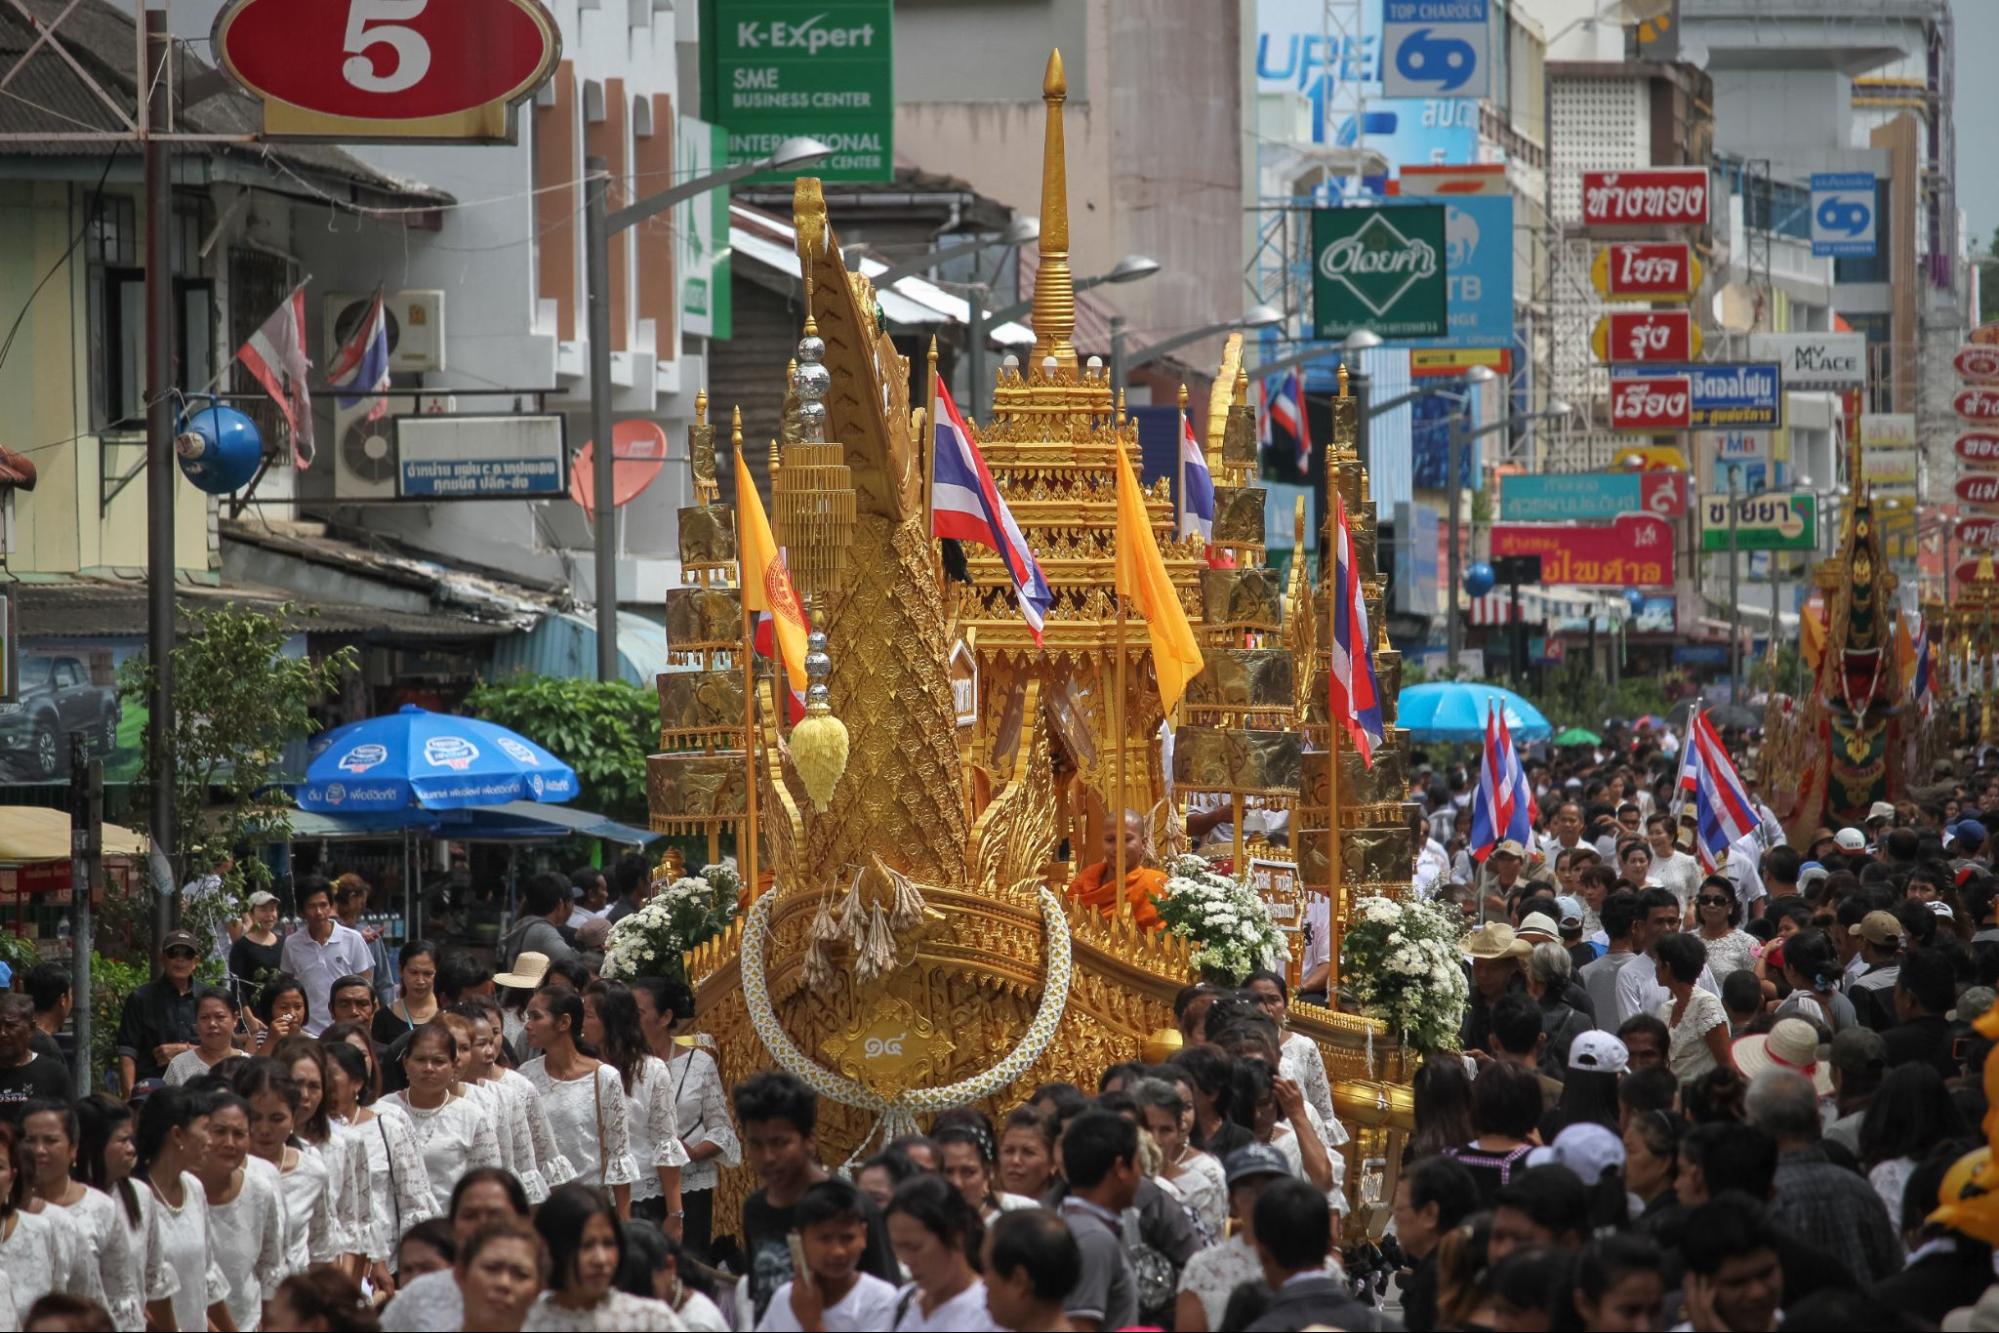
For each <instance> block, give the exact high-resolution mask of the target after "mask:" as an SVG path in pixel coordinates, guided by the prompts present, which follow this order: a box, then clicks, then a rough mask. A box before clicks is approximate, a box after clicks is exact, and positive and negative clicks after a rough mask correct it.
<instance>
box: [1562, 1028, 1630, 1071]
mask: <svg viewBox="0 0 1999 1333" xmlns="http://www.w3.org/2000/svg"><path fill="white" fill-rule="evenodd" d="M1569 1068H1571V1069H1584V1070H1588V1071H1590V1072H1592V1073H1597V1074H1623V1073H1628V1072H1629V1071H1630V1069H1631V1052H1630V1051H1628V1050H1626V1049H1625V1046H1624V1043H1623V1042H1622V1041H1619V1040H1618V1039H1617V1037H1616V1036H1614V1035H1613V1034H1611V1033H1608V1032H1605V1031H1603V1030H1602V1029H1600V1028H1591V1029H1590V1030H1589V1031H1588V1032H1578V1033H1577V1034H1576V1038H1575V1040H1574V1041H1572V1042H1570V1043H1569Z"/></svg>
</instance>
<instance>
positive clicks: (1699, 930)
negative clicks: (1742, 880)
mask: <svg viewBox="0 0 1999 1333" xmlns="http://www.w3.org/2000/svg"><path fill="white" fill-rule="evenodd" d="M1694 920H1695V922H1696V923H1697V924H1696V929H1695V931H1694V933H1695V934H1696V935H1698V936H1700V941H1701V943H1702V944H1705V945H1706V946H1707V965H1708V970H1709V971H1710V972H1712V973H1714V978H1715V981H1716V982H1717V983H1718V982H1720V980H1721V979H1722V978H1723V977H1725V976H1727V975H1728V974H1729V973H1730V972H1737V971H1740V970H1741V969H1743V968H1745V967H1748V966H1750V965H1751V963H1752V962H1753V961H1754V957H1755V954H1754V951H1755V950H1756V948H1757V947H1758V944H1757V939H1756V937H1755V936H1754V935H1751V934H1750V933H1749V932H1748V931H1746V930H1742V929H1740V928H1739V927H1740V926H1741V925H1742V904H1741V903H1740V902H1739V901H1738V900H1737V899H1736V896H1735V883H1734V881H1732V880H1730V879H1729V878H1727V877H1726V876H1724V875H1709V876H1708V877H1707V878H1706V879H1704V880H1702V881H1701V883H1700V887H1699V888H1698V889H1696V890H1694Z"/></svg>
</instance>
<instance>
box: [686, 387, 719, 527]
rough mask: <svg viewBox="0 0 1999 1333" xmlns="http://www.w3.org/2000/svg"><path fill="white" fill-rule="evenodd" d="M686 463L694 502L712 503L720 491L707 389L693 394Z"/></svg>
mask: <svg viewBox="0 0 1999 1333" xmlns="http://www.w3.org/2000/svg"><path fill="white" fill-rule="evenodd" d="M687 463H688V466H689V467H690V468H692V469H693V472H694V502H695V503H696V504H703V505H706V504H713V503H714V502H715V498H716V496H717V495H719V494H720V493H721V492H720V491H719V490H718V489H717V487H716V483H715V428H714V427H713V426H711V425H709V424H708V391H707V390H706V389H703V390H701V391H700V392H699V393H697V394H695V395H694V423H693V424H692V425H690V426H689V427H688V428H687Z"/></svg>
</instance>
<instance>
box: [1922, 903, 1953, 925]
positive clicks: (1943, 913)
mask: <svg viewBox="0 0 1999 1333" xmlns="http://www.w3.org/2000/svg"><path fill="white" fill-rule="evenodd" d="M1923 906H1925V907H1927V908H1929V909H1930V910H1931V911H1932V912H1934V913H1936V914H1937V915H1938V916H1940V917H1942V918H1943V919H1944V920H1946V921H1955V920H1957V913H1956V912H1953V911H1952V910H1951V909H1950V904H1949V903H1947V902H1943V901H1941V900H1939V899H1931V900H1930V901H1929V902H1926V903H1924V904H1923Z"/></svg>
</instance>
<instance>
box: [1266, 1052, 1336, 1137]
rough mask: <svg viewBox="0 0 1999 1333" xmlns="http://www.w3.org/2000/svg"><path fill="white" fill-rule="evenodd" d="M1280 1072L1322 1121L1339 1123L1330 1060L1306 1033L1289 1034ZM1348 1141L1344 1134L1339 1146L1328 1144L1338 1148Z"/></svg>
mask: <svg viewBox="0 0 1999 1333" xmlns="http://www.w3.org/2000/svg"><path fill="white" fill-rule="evenodd" d="M1277 1072H1279V1073H1280V1074H1282V1075H1284V1077H1286V1078H1288V1079H1290V1080H1291V1081H1292V1082H1293V1083H1296V1084H1297V1085H1298V1086H1299V1088H1300V1089H1302V1090H1303V1091H1304V1093H1305V1104H1306V1105H1307V1106H1310V1107H1311V1108H1312V1109H1313V1110H1314V1111H1317V1112H1318V1113H1319V1119H1321V1120H1323V1121H1325V1122H1326V1124H1327V1125H1329V1126H1330V1125H1336V1124H1338V1123H1339V1117H1338V1116H1337V1115H1335V1114H1334V1113H1333V1085H1332V1083H1331V1082H1330V1081H1328V1079H1327V1078H1326V1061H1325V1057H1324V1056H1322V1055H1320V1054H1319V1043H1317V1042H1315V1041H1313V1040H1312V1039H1311V1038H1310V1037H1307V1036H1305V1035H1304V1034H1302V1033H1298V1032H1292V1033H1288V1034H1286V1036H1285V1038H1284V1047H1283V1049H1282V1051H1281V1052H1279V1059H1278V1071H1277ZM1345 1142H1346V1135H1345V1134H1344V1133H1342V1134H1341V1135H1340V1138H1339V1142H1338V1143H1332V1142H1328V1143H1327V1144H1326V1147H1327V1148H1328V1149H1331V1148H1337V1147H1338V1146H1339V1145H1340V1143H1345Z"/></svg>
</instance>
